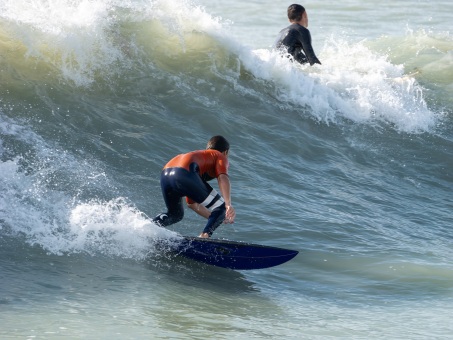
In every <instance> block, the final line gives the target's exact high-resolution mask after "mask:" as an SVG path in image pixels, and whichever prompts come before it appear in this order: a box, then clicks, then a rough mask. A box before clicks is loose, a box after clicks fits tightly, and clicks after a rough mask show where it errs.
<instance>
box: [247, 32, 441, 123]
mask: <svg viewBox="0 0 453 340" xmlns="http://www.w3.org/2000/svg"><path fill="white" fill-rule="evenodd" d="M254 55H255V56H253V55H251V56H247V57H246V58H244V60H245V62H246V64H247V67H249V68H250V69H251V70H252V72H253V73H254V74H255V75H256V76H258V77H260V78H263V79H267V80H271V81H274V82H275V83H276V88H277V90H276V92H277V96H278V98H279V99H280V100H281V101H282V102H285V103H288V105H289V106H294V105H298V106H301V107H302V108H308V112H310V114H311V115H313V116H314V117H315V118H316V119H317V120H319V121H322V122H325V123H327V124H329V123H338V122H339V121H340V119H347V120H351V121H353V122H358V123H366V124H378V123H384V124H391V125H393V126H394V127H395V128H396V129H397V130H400V131H405V132H423V131H429V130H430V129H432V128H433V127H434V126H435V125H436V122H437V120H438V118H439V117H438V115H437V114H436V113H434V112H433V111H431V110H430V109H429V108H428V107H427V104H426V102H425V99H424V95H423V93H424V89H423V88H422V87H421V86H420V85H419V84H418V82H417V81H416V79H415V78H414V77H413V76H412V75H410V74H405V73H404V68H403V66H402V65H394V64H392V63H391V62H390V61H389V60H388V58H387V57H386V56H383V55H379V54H377V53H375V52H373V51H371V50H370V49H369V48H367V47H366V46H365V44H364V42H359V43H356V44H352V45H351V44H349V43H347V42H346V41H345V40H339V39H333V37H332V38H331V40H330V41H329V42H328V43H326V46H325V47H324V49H323V50H322V53H321V54H320V55H321V56H322V62H323V64H322V66H312V67H311V66H306V65H304V66H300V65H295V64H294V63H292V62H291V61H289V60H288V59H287V58H282V57H281V55H280V54H278V53H277V52H275V51H269V50H257V51H254Z"/></svg>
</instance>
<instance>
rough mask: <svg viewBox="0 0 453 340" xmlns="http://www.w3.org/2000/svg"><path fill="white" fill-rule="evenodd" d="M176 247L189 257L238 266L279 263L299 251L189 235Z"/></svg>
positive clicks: (225, 266) (221, 265)
mask: <svg viewBox="0 0 453 340" xmlns="http://www.w3.org/2000/svg"><path fill="white" fill-rule="evenodd" d="M174 247H175V248H174V249H172V250H173V251H174V252H176V253H177V254H178V255H181V256H184V257H187V258H189V259H192V260H195V261H199V262H203V263H207V264H210V265H214V266H217V267H223V268H230V269H239V270H244V269H261V268H269V267H274V266H278V265H280V264H282V263H285V262H287V261H289V260H291V259H292V258H293V257H295V256H296V255H297V254H298V253H299V252H298V251H296V250H290V249H283V248H277V247H270V246H263V245H259V244H252V243H246V242H237V241H228V240H218V239H210V238H209V239H208V238H199V237H189V236H184V237H183V238H182V239H181V240H178V241H177V242H175V243H174Z"/></svg>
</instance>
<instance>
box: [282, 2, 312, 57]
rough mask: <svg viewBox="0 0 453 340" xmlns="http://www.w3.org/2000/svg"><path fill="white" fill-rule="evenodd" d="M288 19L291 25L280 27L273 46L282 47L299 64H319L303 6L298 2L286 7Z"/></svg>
mask: <svg viewBox="0 0 453 340" xmlns="http://www.w3.org/2000/svg"><path fill="white" fill-rule="evenodd" d="M288 19H289V22H290V23H291V25H289V26H288V27H286V28H284V29H282V30H281V31H280V33H279V36H278V38H277V41H276V42H275V45H274V47H275V48H277V49H283V50H285V52H287V53H289V54H290V55H291V56H292V57H293V58H294V60H296V61H298V62H299V63H301V64H305V63H307V62H309V63H310V65H313V64H321V62H320V61H319V59H318V58H317V57H316V55H315V52H314V51H313V47H312V46H311V35H310V31H309V30H308V29H307V27H308V15H307V11H306V10H305V8H304V7H303V6H301V5H298V4H293V5H290V6H289V7H288Z"/></svg>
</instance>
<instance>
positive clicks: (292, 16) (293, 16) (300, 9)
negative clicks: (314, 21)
mask: <svg viewBox="0 0 453 340" xmlns="http://www.w3.org/2000/svg"><path fill="white" fill-rule="evenodd" d="M304 12H305V8H304V6H302V5H298V4H292V5H290V6H289V7H288V19H289V20H291V21H299V20H300V19H302V15H303V14H304Z"/></svg>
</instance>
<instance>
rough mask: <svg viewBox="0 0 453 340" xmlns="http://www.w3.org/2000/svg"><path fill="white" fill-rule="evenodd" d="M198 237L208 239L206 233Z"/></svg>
mask: <svg viewBox="0 0 453 340" xmlns="http://www.w3.org/2000/svg"><path fill="white" fill-rule="evenodd" d="M198 237H201V238H209V234H208V233H201V234H200V236H198Z"/></svg>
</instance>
